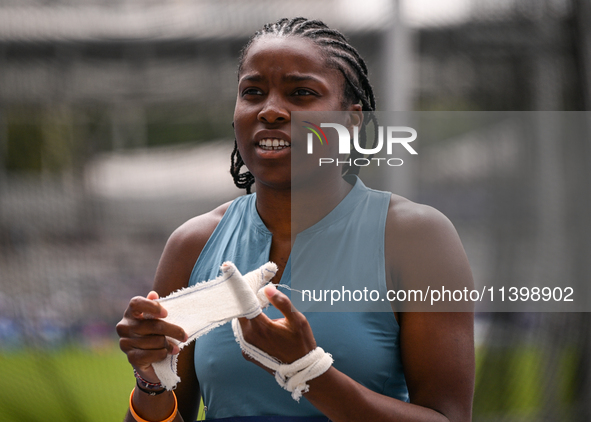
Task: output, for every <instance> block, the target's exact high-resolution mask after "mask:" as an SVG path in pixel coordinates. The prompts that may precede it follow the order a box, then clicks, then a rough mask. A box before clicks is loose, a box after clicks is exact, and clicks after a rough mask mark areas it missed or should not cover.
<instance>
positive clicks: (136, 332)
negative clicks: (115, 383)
mask: <svg viewBox="0 0 591 422" xmlns="http://www.w3.org/2000/svg"><path fill="white" fill-rule="evenodd" d="M156 299H158V293H156V292H154V291H152V292H150V293H149V294H148V296H147V297H141V296H136V297H134V298H132V299H131V300H130V301H129V305H128V306H127V309H126V310H125V313H124V314H123V319H122V320H121V321H119V323H118V324H117V334H119V337H120V339H119V347H121V350H123V352H124V353H125V354H126V355H127V360H129V363H131V365H132V366H133V367H134V368H135V369H136V371H137V372H138V373H139V374H140V376H141V377H142V378H144V379H145V380H146V381H149V382H154V383H157V382H159V381H160V380H159V379H158V377H157V376H156V373H155V372H154V368H153V367H152V363H154V362H160V361H161V360H163V359H164V358H166V356H167V355H168V354H177V353H179V348H178V346H176V345H175V344H174V343H172V342H169V341H168V340H167V339H166V337H167V336H168V337H172V338H174V339H176V340H178V341H180V342H184V341H186V340H187V338H188V336H187V334H186V333H185V331H184V330H183V329H182V328H181V327H179V326H178V325H173V324H169V323H167V322H164V321H162V320H161V319H160V318H165V317H166V316H167V315H168V313H167V311H166V309H164V308H163V307H162V305H161V304H160V303H159V302H157V301H156Z"/></svg>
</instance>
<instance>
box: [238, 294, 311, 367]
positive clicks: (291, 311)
mask: <svg viewBox="0 0 591 422" xmlns="http://www.w3.org/2000/svg"><path fill="white" fill-rule="evenodd" d="M265 295H266V296H267V298H268V299H269V302H271V304H272V305H273V306H275V308H277V309H278V310H279V311H280V312H281V313H282V314H283V316H284V317H285V318H280V319H270V318H269V317H268V316H267V315H265V314H264V313H261V314H260V315H258V316H257V317H255V318H253V319H246V318H240V319H239V320H240V326H241V327H242V332H243V335H244V339H245V340H246V341H247V342H248V343H250V344H252V345H253V346H256V347H258V348H259V349H261V350H263V351H265V352H267V353H268V354H269V355H271V356H273V357H275V358H277V359H278V360H280V361H281V362H282V363H292V362H294V361H296V360H298V359H299V358H301V357H303V356H305V355H307V354H308V353H309V352H310V351H312V350H314V349H315V348H316V340H314V335H313V333H312V328H310V324H308V320H307V319H306V317H305V316H304V314H302V313H301V312H298V311H297V310H296V309H295V308H294V307H293V305H292V303H291V301H290V300H289V298H288V297H287V296H286V295H284V294H283V293H281V292H280V291H278V290H277V289H276V288H275V286H273V285H271V286H267V287H265ZM243 356H244V357H245V358H246V359H247V360H250V361H251V362H254V363H256V364H257V365H259V366H260V367H262V368H264V369H266V370H267V372H269V373H272V372H273V371H271V370H270V369H269V368H267V367H265V366H263V365H262V364H260V363H259V362H258V361H256V360H254V359H251V358H249V357H248V356H247V355H245V354H244V353H243Z"/></svg>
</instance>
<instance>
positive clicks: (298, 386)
mask: <svg viewBox="0 0 591 422" xmlns="http://www.w3.org/2000/svg"><path fill="white" fill-rule="evenodd" d="M232 329H233V330H234V336H235V337H236V341H237V342H238V344H240V348H241V349H242V350H243V351H244V353H246V354H247V355H248V356H250V357H251V358H253V359H255V360H257V361H258V362H260V363H262V364H263V365H264V366H266V367H267V368H269V369H271V370H272V371H275V380H277V383H278V384H279V385H280V386H281V387H283V388H284V389H286V390H287V391H289V392H291V397H292V398H293V399H294V400H296V401H298V402H299V401H300V398H301V397H302V394H304V393H307V392H308V391H309V389H310V386H309V385H308V384H307V382H308V381H310V380H313V379H314V378H317V377H319V376H320V375H322V374H324V373H325V372H326V371H328V369H329V368H330V367H331V366H332V363H333V359H332V356H331V355H330V354H329V353H326V352H325V351H324V350H323V349H322V348H321V347H316V348H315V349H314V350H312V351H311V352H310V353H308V354H307V355H305V356H303V357H301V358H300V359H298V360H296V361H294V362H292V363H289V364H285V363H281V362H280V361H279V360H278V359H276V358H275V357H273V356H271V355H269V354H268V353H267V352H265V351H263V350H261V349H259V348H258V347H255V346H253V345H252V344H250V343H248V342H247V341H246V340H245V339H244V335H243V334H242V327H241V326H240V321H238V319H236V318H235V319H233V320H232Z"/></svg>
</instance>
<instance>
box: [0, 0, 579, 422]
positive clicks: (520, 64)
mask: <svg viewBox="0 0 591 422" xmlns="http://www.w3.org/2000/svg"><path fill="white" fill-rule="evenodd" d="M285 16H288V17H289V16H306V17H313V18H319V19H322V20H324V21H326V22H327V23H328V24H329V25H331V26H333V27H335V28H337V29H340V30H342V31H343V32H344V33H345V34H346V35H347V36H348V37H349V38H350V40H351V42H352V44H353V45H354V46H356V48H358V50H359V51H360V53H361V55H362V56H363V57H365V58H366V60H367V62H368V65H369V67H370V69H371V80H372V82H373V84H374V85H375V89H376V92H377V93H378V109H379V110H420V111H440V110H449V111H453V110H462V111H464V110H465V111H468V110H477V111H492V110H564V111H573V112H574V111H585V110H589V108H590V105H591V25H589V22H591V2H590V1H589V0H502V1H501V0H453V1H452V0H448V1H445V2H441V1H439V2H438V1H434V0H367V1H363V2H358V1H355V0H327V1H323V2H318V1H308V0H292V1H290V2H278V1H270V0H259V1H250V0H248V1H237V0H234V1H230V0H217V1H216V0H158V1H156V0H0V379H1V380H2V386H0V420H2V421H7V422H12V421H18V422H20V421H41V420H44V421H54V420H55V421H57V420H60V421H79V422H84V421H106V420H121V419H122V417H123V414H124V412H125V409H126V406H127V399H128V394H129V391H130V390H131V388H132V386H133V376H132V374H131V371H130V370H129V367H128V364H127V362H126V358H125V356H124V355H123V354H122V353H121V352H119V351H118V345H117V342H116V334H115V331H114V326H115V324H116V323H117V321H119V319H120V318H121V315H122V312H123V310H124V308H125V306H126V304H127V302H128V300H129V298H131V297H132V296H134V295H138V294H141V295H145V294H146V293H147V292H148V291H149V289H150V286H151V283H152V277H153V274H154V270H155V268H156V265H157V262H158V258H159V255H160V252H161V251H162V248H163V246H164V243H165V242H166V239H167V237H168V235H169V234H170V233H171V231H172V230H174V228H175V227H177V226H178V225H179V224H181V223H182V222H183V221H185V220H187V219H188V218H190V217H192V216H194V215H197V214H199V213H202V212H205V211H207V210H209V209H211V208H212V207H213V206H215V205H216V204H219V203H221V202H223V201H226V200H229V199H232V198H233V197H235V196H237V195H239V194H241V192H240V191H238V190H237V189H235V188H234V187H233V184H232V182H231V177H230V175H229V172H228V168H229V154H230V151H231V148H232V128H231V125H230V123H231V121H232V113H233V107H234V101H235V95H236V94H235V90H236V65H237V57H238V52H239V49H240V47H241V46H242V45H243V44H244V43H245V42H246V40H247V38H248V37H249V36H250V35H251V34H252V33H253V32H254V31H255V30H256V29H258V28H259V27H260V26H261V25H262V24H264V23H266V22H270V21H274V20H276V19H278V18H280V17H285ZM587 130H589V128H587ZM588 133H589V132H587V134H588ZM471 142H472V141H471V140H470V139H469V137H468V138H462V139H449V140H443V141H440V142H437V143H429V144H425V145H421V153H420V154H419V156H418V157H419V160H418V164H416V165H414V166H413V168H412V175H411V177H407V178H401V179H400V180H392V181H389V183H390V186H391V189H393V190H394V191H396V192H398V193H401V194H404V195H407V196H409V197H411V198H413V199H417V200H419V201H422V202H425V203H428V204H430V205H433V206H435V207H437V208H439V209H440V210H442V211H443V212H444V213H446V214H447V215H448V216H449V217H450V219H451V220H452V221H453V222H454V224H455V225H456V227H457V228H458V231H459V232H460V235H461V237H462V239H463V241H464V244H465V247H466V250H467V253H468V255H469V258H470V261H471V265H472V267H473V270H474V273H475V276H476V278H477V282H478V280H482V279H484V280H486V279H496V280H498V279H503V280H506V281H507V284H510V283H513V284H519V283H521V284H527V285H535V283H536V281H538V280H540V279H543V280H546V281H548V282H549V283H551V282H552V281H553V280H558V279H560V280H561V282H562V283H563V284H562V285H564V280H567V281H568V280H573V282H575V281H576V282H580V281H591V264H590V262H591V259H590V258H591V256H590V255H591V225H590V224H589V215H591V213H590V211H591V142H590V138H589V136H583V137H580V139H578V140H577V141H576V142H574V144H570V143H569V144H565V143H563V142H561V139H560V137H555V138H551V139H546V140H545V141H544V143H541V142H532V141H531V140H527V139H523V140H515V139H513V141H511V142H510V145H509V146H510V148H511V149H510V151H512V154H513V155H514V156H516V159H513V160H510V161H508V162H505V161H503V160H504V158H503V157H505V156H504V155H503V151H500V149H502V148H504V147H502V145H505V146H506V143H500V144H499V145H501V146H497V145H494V144H492V145H486V146H485V147H483V148H480V149H479V151H480V154H486V155H487V156H489V157H492V158H490V159H491V160H492V163H493V164H492V165H490V166H487V167H482V168H477V169H476V170H474V167H473V166H472V167H470V166H467V167H465V168H461V167H458V168H456V169H453V168H452V169H451V170H450V163H449V157H450V155H449V151H450V148H453V151H457V152H461V151H465V150H470V151H474V148H473V147H474V145H473V144H472V143H471ZM446 151H447V152H446ZM446 160H447V161H446ZM495 160H496V161H495ZM446 163H447V165H446ZM452 167H453V165H452ZM524 266H527V267H528V268H529V269H524ZM532 269H533V270H532ZM476 329H477V331H476V332H477V361H478V362H477V365H478V368H477V369H478V370H477V380H476V395H475V403H474V421H483V422H485V421H486V422H488V421H491V422H492V421H511V422H513V421H524V422H526V421H527V422H529V421H532V422H533V421H577V422H579V421H580V422H583V421H585V422H587V421H590V420H591V363H590V362H589V356H591V319H590V316H589V314H587V313H535V314H533V313H489V314H485V313H480V314H478V315H477V325H476Z"/></svg>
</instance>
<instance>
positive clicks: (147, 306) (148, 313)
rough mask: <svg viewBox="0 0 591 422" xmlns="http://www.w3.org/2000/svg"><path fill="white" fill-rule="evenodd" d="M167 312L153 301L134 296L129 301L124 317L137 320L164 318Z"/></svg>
mask: <svg viewBox="0 0 591 422" xmlns="http://www.w3.org/2000/svg"><path fill="white" fill-rule="evenodd" d="M167 315H168V312H166V309H164V308H163V307H162V305H161V304H160V303H158V302H156V301H155V300H151V299H148V298H145V297H141V296H136V297H134V298H132V299H131V300H130V301H129V305H128V307H127V309H126V311H125V316H127V317H130V318H137V319H149V318H166V316H167Z"/></svg>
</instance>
